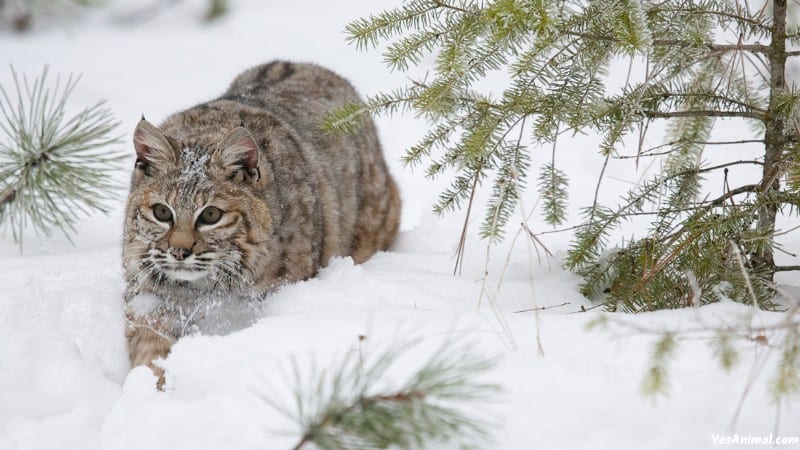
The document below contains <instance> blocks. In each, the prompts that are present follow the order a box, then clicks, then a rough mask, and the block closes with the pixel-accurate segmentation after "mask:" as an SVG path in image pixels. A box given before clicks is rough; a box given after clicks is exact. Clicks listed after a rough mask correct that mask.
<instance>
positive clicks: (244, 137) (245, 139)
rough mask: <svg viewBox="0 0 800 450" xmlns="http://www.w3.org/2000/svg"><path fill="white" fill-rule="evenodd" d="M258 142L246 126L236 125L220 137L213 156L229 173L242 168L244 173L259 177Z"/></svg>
mask: <svg viewBox="0 0 800 450" xmlns="http://www.w3.org/2000/svg"><path fill="white" fill-rule="evenodd" d="M258 153H259V150H258V143H257V142H256V140H255V139H254V138H253V135H252V134H250V132H249V131H247V128H245V127H243V126H238V127H236V128H234V129H233V130H231V131H230V132H229V133H228V134H226V135H225V137H224V138H222V141H221V142H220V144H219V147H218V149H217V152H216V153H215V155H214V157H215V159H216V161H217V162H218V163H219V164H220V165H221V166H222V167H223V168H224V169H225V170H226V171H228V172H229V173H231V174H233V173H235V172H237V171H239V170H244V171H245V173H246V174H248V175H250V176H255V177H256V179H257V178H260V176H259V175H260V173H259V169H258Z"/></svg>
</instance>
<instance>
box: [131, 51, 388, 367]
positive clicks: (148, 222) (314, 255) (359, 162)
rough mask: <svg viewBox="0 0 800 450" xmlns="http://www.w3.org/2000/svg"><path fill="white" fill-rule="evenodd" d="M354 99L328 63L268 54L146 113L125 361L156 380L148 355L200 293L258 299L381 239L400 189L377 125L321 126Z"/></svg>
mask: <svg viewBox="0 0 800 450" xmlns="http://www.w3.org/2000/svg"><path fill="white" fill-rule="evenodd" d="M357 101H358V96H357V94H356V93H355V91H354V90H353V88H352V87H351V86H350V84H349V83H348V82H347V81H346V80H344V79H342V78H341V77H339V76H338V75H336V74H334V73H332V72H330V71H328V70H326V69H323V68H321V67H318V66H315V65H311V64H294V63H289V62H272V63H269V64H265V65H262V66H258V67H255V68H253V69H250V70H248V71H246V72H244V73H242V74H241V75H239V76H238V77H237V78H236V79H235V80H234V81H233V83H232V84H231V86H230V88H229V89H228V90H227V92H225V94H223V95H222V97H220V98H218V99H216V100H213V101H210V102H208V103H203V104H200V105H197V106H195V107H193V108H190V109H188V110H186V111H183V112H179V113H177V114H174V115H173V116H171V117H169V118H168V119H167V120H166V121H164V123H162V124H161V126H160V127H158V128H156V127H155V126H153V125H151V124H150V123H149V122H147V121H146V120H144V119H142V121H141V122H140V123H139V125H138V126H137V128H136V131H135V132H134V146H135V148H136V154H137V163H136V168H135V170H134V173H133V179H132V183H131V192H130V196H129V197H128V204H127V210H126V220H125V231H124V248H123V264H124V268H125V279H126V282H127V290H126V294H125V301H126V305H127V308H126V314H127V316H128V317H127V319H128V323H129V325H128V330H127V337H128V349H129V356H130V361H131V366H132V367H133V366H136V365H141V364H147V365H149V366H150V367H151V368H152V369H153V370H154V372H156V374H158V375H159V376H160V377H161V380H160V382H159V383H163V373H162V372H161V370H160V369H159V368H157V367H156V366H154V365H153V364H152V362H153V360H154V359H156V358H159V357H164V356H166V355H167V353H168V352H169V349H170V347H171V345H172V343H173V342H174V341H175V340H176V339H178V338H179V337H180V336H182V335H183V334H185V333H186V332H187V331H189V330H191V329H193V327H194V325H195V324H196V322H197V321H198V320H199V319H201V318H202V317H203V307H204V305H205V304H207V303H208V302H212V301H215V300H216V299H218V298H219V297H220V296H222V297H226V298H232V299H234V301H252V300H254V299H256V300H257V299H261V298H263V297H264V295H265V294H267V293H269V292H270V291H271V290H273V289H274V288H275V287H277V286H279V285H282V284H285V283H290V282H294V281H298V280H303V279H307V278H309V277H312V276H314V275H315V274H316V272H317V271H318V270H319V268H320V267H323V266H325V265H326V263H327V262H328V260H329V259H330V258H331V257H332V256H337V255H338V256H352V257H353V259H354V260H355V261H356V262H357V263H360V262H363V261H365V260H366V259H368V258H369V257H370V256H372V255H373V254H374V253H375V252H376V251H379V250H383V249H386V248H387V246H388V245H389V244H390V243H391V242H392V239H393V238H394V236H395V234H396V233H397V229H398V223H399V217H400V199H399V196H398V192H397V188H396V187H395V184H394V182H393V180H392V178H391V177H390V175H389V173H388V171H387V168H386V164H385V163H384V160H383V157H382V154H381V147H380V144H379V142H378V138H377V135H376V133H375V128H374V125H373V124H372V122H371V121H370V120H367V121H366V123H365V125H364V127H363V128H362V129H361V130H360V131H358V132H356V133H352V134H346V135H330V134H326V133H324V132H323V131H322V130H321V129H320V124H321V121H322V119H323V118H324V117H325V115H326V114H327V113H328V112H329V111H331V110H332V109H333V108H337V107H340V106H343V105H345V104H348V103H352V102H357ZM153 298H155V299H156V301H154V300H153ZM142 299H145V300H146V301H143V300H142ZM143 304H144V305H145V306H146V307H143V306H142V305H143Z"/></svg>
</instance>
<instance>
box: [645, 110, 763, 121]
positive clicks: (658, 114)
mask: <svg viewBox="0 0 800 450" xmlns="http://www.w3.org/2000/svg"><path fill="white" fill-rule="evenodd" d="M644 115H645V116H646V117H649V118H653V119H670V118H674V117H738V118H742V119H755V120H760V121H762V122H763V121H766V120H767V116H766V115H765V114H764V113H758V112H751V111H717V110H698V111H644Z"/></svg>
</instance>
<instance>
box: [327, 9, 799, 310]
mask: <svg viewBox="0 0 800 450" xmlns="http://www.w3.org/2000/svg"><path fill="white" fill-rule="evenodd" d="M751 3H753V2H747V1H728V0H602V1H601V0H588V1H574V0H573V1H570V0H410V1H407V2H404V3H403V4H402V6H399V7H397V8H395V9H391V10H388V11H385V12H382V13H380V14H377V15H373V16H369V17H367V18H363V19H359V20H356V21H354V22H353V23H351V24H350V25H349V26H348V27H347V32H348V35H349V39H350V41H351V42H352V43H354V44H355V45H356V46H357V47H358V48H359V49H365V48H370V47H378V46H384V52H383V56H384V61H385V62H386V64H387V65H388V67H389V68H390V69H391V70H395V71H401V72H408V73H412V72H413V69H414V68H415V67H416V66H418V65H419V64H420V62H421V61H422V59H423V57H426V56H427V55H433V56H434V58H435V69H434V71H433V73H432V74H430V76H428V77H426V78H425V79H422V80H414V81H412V82H410V83H409V84H408V85H407V86H405V87H402V88H399V89H396V90H394V91H391V92H386V93H380V94H377V95H374V96H372V97H369V98H368V99H367V101H366V103H365V105H363V106H351V107H348V108H343V109H341V110H340V111H338V112H336V113H334V114H332V115H331V116H330V117H329V120H328V122H327V126H328V127H329V128H330V129H332V130H340V131H347V130H351V129H353V128H354V127H357V126H359V124H360V122H361V116H362V115H363V114H381V113H382V114H391V113H395V112H398V111H403V110H408V111H413V112H415V113H416V114H417V115H420V116H422V117H424V118H425V119H426V120H427V121H428V122H429V124H430V129H429V131H428V133H427V134H426V135H425V136H424V137H423V138H422V139H421V140H420V141H419V142H418V143H417V144H416V145H414V146H412V147H411V148H410V149H408V151H407V153H406V155H405V162H406V163H407V164H408V165H411V166H415V165H419V164H422V163H426V164H427V170H426V174H427V175H428V176H431V177H434V176H439V175H443V174H447V173H450V172H453V173H455V176H454V178H453V182H452V183H451V185H450V187H449V188H448V189H447V190H446V191H445V192H443V193H442V195H441V197H440V199H439V201H438V203H437V204H436V205H435V210H436V211H439V212H442V211H449V210H453V209H456V208H458V207H460V206H462V205H463V204H465V203H469V202H471V199H472V193H473V192H474V190H475V188H476V186H478V185H483V184H486V183H491V186H492V190H491V198H490V200H489V203H488V205H487V208H486V214H485V218H484V221H483V226H482V229H481V230H482V235H483V236H484V237H485V238H488V239H490V240H491V241H492V242H493V241H495V240H497V239H501V238H502V236H503V232H504V229H505V227H506V225H507V223H508V221H509V219H510V217H512V213H513V211H514V210H515V207H516V205H517V203H518V201H519V198H520V194H521V192H522V191H523V190H524V189H525V188H526V186H527V184H528V178H529V171H530V167H529V166H530V164H529V161H530V158H529V153H530V151H531V150H530V149H531V148H532V147H534V146H543V145H552V148H553V152H554V154H555V152H563V151H564V150H563V149H561V148H560V147H559V145H558V143H559V136H562V135H564V134H567V133H587V132H588V133H592V134H598V135H600V136H601V137H602V144H601V145H600V147H599V149H598V151H599V152H600V153H601V154H602V155H604V156H605V157H606V158H618V157H623V153H622V144H623V142H624V140H625V139H630V138H637V137H638V139H639V142H640V143H641V142H643V141H644V138H643V136H644V135H645V133H647V131H648V129H649V127H650V125H651V124H653V123H654V122H660V121H668V133H667V134H668V136H667V141H668V142H666V143H665V144H664V145H662V146H659V147H656V148H652V149H646V148H643V147H642V145H641V144H640V146H639V148H638V150H637V153H636V155H635V157H636V159H637V161H638V160H642V159H645V158H661V159H662V160H663V161H664V163H663V170H661V171H660V172H659V173H658V174H656V175H655V176H654V177H653V178H652V179H650V180H647V181H646V182H644V183H643V184H641V185H640V186H637V187H636V188H635V189H633V190H631V191H630V192H629V193H628V194H627V195H626V196H625V198H623V200H622V202H621V203H620V204H619V205H618V206H617V207H608V206H604V205H600V204H598V203H597V202H595V204H593V205H589V206H588V207H587V208H586V209H585V218H584V220H583V222H582V225H581V226H580V227H579V228H578V231H577V233H576V235H577V236H576V239H575V241H574V243H573V245H572V247H571V249H570V251H569V254H568V256H567V258H566V261H565V264H566V267H568V268H569V269H571V270H574V271H576V272H577V273H579V274H581V275H582V276H583V278H584V280H585V281H584V285H583V292H584V293H585V294H586V295H587V296H591V297H601V296H602V297H603V298H605V300H606V301H607V305H609V306H610V307H611V308H617V307H619V308H622V309H623V310H626V311H645V310H652V309H658V308H675V307H681V306H685V305H690V304H695V303H707V302H712V301H716V300H717V299H718V298H720V297H729V298H733V299H737V300H739V301H745V302H746V301H750V299H751V298H752V297H751V296H750V295H749V292H750V291H753V292H754V293H755V298H756V299H757V301H758V302H759V303H760V305H761V306H766V307H769V306H771V305H772V304H771V303H770V298H771V297H772V295H773V290H772V288H771V286H772V284H771V283H772V278H773V275H774V273H775V272H776V271H779V270H788V269H794V267H778V266H776V265H775V261H774V252H775V251H776V248H775V245H776V244H775V241H774V234H775V221H776V217H777V216H778V214H780V213H793V212H794V211H795V210H797V208H796V207H797V206H800V197H798V193H800V165H798V163H800V152H798V151H797V150H796V146H797V142H798V141H799V140H800V130H798V127H797V123H798V120H797V119H798V117H800V108H798V106H800V91H799V90H798V88H797V87H796V86H795V85H794V84H791V85H789V84H787V81H786V78H785V72H786V61H787V59H788V58H790V57H794V56H800V51H794V50H787V45H789V46H791V45H796V44H800V28H798V27H796V26H792V27H788V26H787V8H788V6H787V2H786V0H775V1H769V2H766V3H762V4H761V5H752V4H751ZM625 60H628V61H629V64H630V65H633V64H636V63H641V62H643V63H644V64H643V65H644V67H645V69H646V72H645V74H644V76H643V78H642V79H640V80H635V79H632V78H631V77H630V76H629V79H628V81H627V82H626V84H625V85H624V86H623V87H622V88H613V87H610V85H609V83H608V81H609V77H608V71H609V69H610V68H611V67H617V66H618V65H619V63H620V61H625ZM615 64H616V65H617V66H615ZM497 72H500V73H504V74H506V75H507V78H508V79H509V81H508V82H507V84H506V86H505V87H504V88H503V90H502V92H499V93H498V92H494V93H492V94H488V93H485V92H482V91H481V89H480V88H479V82H480V81H482V80H484V79H486V78H487V76H490V75H492V74H493V73H497ZM721 118H726V119H731V120H739V121H741V122H743V123H746V124H748V125H750V126H751V127H752V129H753V139H751V140H747V142H750V143H758V144H760V145H761V146H762V149H763V152H762V154H761V156H760V157H759V158H756V159H754V160H748V161H726V162H725V163H723V164H716V165H709V164H707V163H704V162H703V160H704V158H703V156H704V154H705V153H706V152H711V151H714V152H717V151H719V150H718V149H720V148H725V147H724V145H726V144H734V143H738V141H737V142H732V141H711V139H710V135H711V132H712V130H713V129H714V126H715V124H716V121H717V120H718V119H721ZM554 162H555V158H553V163H551V164H547V165H545V166H544V167H543V168H542V169H541V171H540V174H539V176H538V183H537V184H538V188H539V191H538V192H539V196H540V201H539V204H542V205H544V208H543V212H544V215H545V220H546V221H547V222H549V223H552V224H558V223H560V222H561V221H562V220H563V218H564V205H565V202H566V196H567V192H568V190H567V182H568V180H567V179H566V176H565V175H564V173H563V172H562V170H561V169H559V168H558V167H556V165H555V164H554ZM740 165H751V166H757V167H760V168H761V176H760V177H759V178H758V179H754V180H752V181H751V182H750V183H748V184H743V185H741V186H729V185H728V183H727V176H726V185H725V187H724V188H723V189H722V190H720V191H718V192H712V193H708V192H706V191H705V190H704V189H707V188H704V186H703V181H704V179H706V178H707V177H708V176H709V175H711V174H713V173H723V172H724V173H725V174H727V171H728V170H729V168H730V167H733V166H740ZM784 180H786V181H784ZM601 181H602V175H601V180H598V188H599V185H600V182H601ZM639 216H649V217H651V218H652V224H651V226H650V227H649V229H648V230H647V232H646V234H645V235H644V236H639V237H636V238H634V239H632V240H629V241H627V242H625V243H623V244H622V245H621V247H620V248H619V249H617V250H613V251H611V250H609V248H608V246H609V239H610V237H611V236H612V235H613V232H614V231H615V230H618V229H619V227H620V226H621V225H622V224H623V223H625V222H626V221H628V220H630V219H632V218H635V217H639ZM742 268H744V273H745V274H746V275H747V276H743V271H742ZM692 283H695V284H696V285H697V287H698V289H694V288H693V287H692V286H690V285H691V284H692ZM695 292H698V293H699V298H695V295H694V294H693V293H695Z"/></svg>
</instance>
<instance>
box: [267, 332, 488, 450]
mask: <svg viewBox="0 0 800 450" xmlns="http://www.w3.org/2000/svg"><path fill="white" fill-rule="evenodd" d="M421 350H422V346H421V345H420V340H418V339H415V340H412V341H410V342H405V343H402V344H400V345H396V346H393V347H390V348H388V349H384V350H382V351H380V352H379V353H376V354H371V353H366V354H356V353H355V352H348V353H347V354H346V355H345V357H344V358H343V359H342V360H341V362H339V363H337V364H335V365H334V366H331V367H330V368H328V369H323V370H317V369H316V365H315V364H314V365H312V368H311V369H304V368H302V367H300V364H299V363H298V362H297V361H293V369H292V371H293V373H294V374H295V378H296V380H295V383H296V384H295V386H294V396H295V399H294V401H293V402H291V403H292V404H294V408H295V409H294V410H293V409H292V408H290V407H287V406H284V402H281V401H278V400H277V399H276V398H273V397H267V396H262V398H263V399H264V400H265V401H266V402H267V403H268V404H270V405H271V406H272V407H274V408H275V409H276V410H277V411H279V412H280V413H282V414H284V415H285V416H287V417H288V418H290V419H291V420H293V421H295V422H297V424H298V425H299V426H300V429H301V432H300V437H299V439H298V442H297V443H296V445H295V446H294V447H293V448H294V449H295V450H300V449H305V448H307V447H309V446H310V445H313V446H314V448H318V449H321V450H341V449H345V448H359V449H364V450H369V449H385V448H389V447H391V448H398V449H410V448H424V447H425V446H426V445H425V444H426V443H427V442H429V441H435V442H448V441H449V442H453V443H455V444H461V445H463V446H467V447H473V446H476V447H478V448H480V447H481V446H485V445H486V444H487V443H488V442H489V441H490V434H489V431H488V428H487V425H486V423H485V422H484V421H483V419H481V418H478V417H476V416H474V415H467V414H465V413H463V412H462V411H464V410H465V409H464V408H463V406H466V405H474V404H479V403H483V402H486V401H490V400H491V398H492V397H493V396H494V395H495V394H496V393H497V391H498V387H497V385H495V384H491V383H484V382H480V381H477V379H479V378H480V377H481V376H482V375H483V374H484V373H486V372H487V371H488V370H489V369H491V368H492V367H493V366H494V364H495V361H494V359H487V358H483V357H478V356H476V355H474V354H473V353H472V352H471V350H469V347H468V346H466V345H456V344H454V343H453V342H445V343H444V344H443V345H442V346H441V347H440V348H438V349H437V350H436V351H435V352H433V353H432V354H431V356H430V357H429V358H428V359H427V361H425V362H424V363H423V364H422V365H421V366H419V367H418V368H417V369H416V370H415V371H413V372H412V373H411V374H410V375H409V376H408V377H407V379H406V381H404V382H402V383H397V382H394V383H393V382H391V381H390V380H391V377H390V376H389V374H390V372H392V371H394V370H395V368H396V366H398V364H400V363H399V361H400V360H404V361H407V360H408V357H409V356H408V355H409V354H410V353H411V352H419V351H421ZM359 353H360V352H359Z"/></svg>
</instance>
